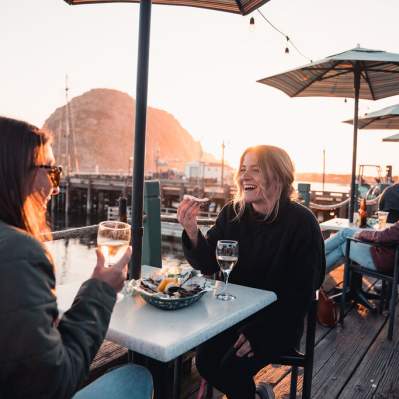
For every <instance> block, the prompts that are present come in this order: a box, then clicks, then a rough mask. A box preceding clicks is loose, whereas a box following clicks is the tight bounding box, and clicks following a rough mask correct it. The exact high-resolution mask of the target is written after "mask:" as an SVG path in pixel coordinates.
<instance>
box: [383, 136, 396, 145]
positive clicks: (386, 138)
mask: <svg viewBox="0 0 399 399" xmlns="http://www.w3.org/2000/svg"><path fill="white" fill-rule="evenodd" d="M382 141H390V142H392V143H397V142H399V134H394V135H393V136H389V137H385V138H383V139H382Z"/></svg>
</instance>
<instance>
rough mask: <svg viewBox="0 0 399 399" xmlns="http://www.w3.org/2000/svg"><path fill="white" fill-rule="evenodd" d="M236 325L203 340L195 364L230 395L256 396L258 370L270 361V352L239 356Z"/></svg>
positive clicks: (235, 398)
mask: <svg viewBox="0 0 399 399" xmlns="http://www.w3.org/2000/svg"><path fill="white" fill-rule="evenodd" d="M238 330H239V329H238V327H233V328H231V329H229V330H227V331H225V332H223V333H221V334H219V335H217V336H216V337H214V338H212V339H210V340H209V341H207V342H206V343H204V344H202V345H201V346H200V347H199V348H198V351H197V357H196V365H197V369H198V372H199V373H200V375H201V376H202V377H203V378H205V379H206V380H207V381H208V382H209V383H210V384H211V385H212V386H214V387H215V388H217V389H218V390H219V391H221V392H223V393H224V394H225V395H227V397H228V398H229V399H254V398H255V384H254V380H253V377H254V376H255V374H256V373H257V372H258V371H259V370H260V369H262V368H263V367H265V366H266V365H267V364H269V363H270V358H271V357H270V358H269V361H268V359H267V357H268V356H262V359H260V358H259V357H258V356H256V354H255V356H253V357H247V356H244V357H238V356H237V355H236V350H235V349H234V348H233V345H234V343H235V342H236V341H237V339H238V336H239V331H238Z"/></svg>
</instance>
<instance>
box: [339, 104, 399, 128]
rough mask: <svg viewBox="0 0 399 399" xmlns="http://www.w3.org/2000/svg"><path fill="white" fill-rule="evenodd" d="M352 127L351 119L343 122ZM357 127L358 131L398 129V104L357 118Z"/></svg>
mask: <svg viewBox="0 0 399 399" xmlns="http://www.w3.org/2000/svg"><path fill="white" fill-rule="evenodd" d="M344 123H349V124H352V125H353V119H349V120H347V121H344ZM357 127H358V128H359V129H375V130H378V129H380V130H383V129H399V104H396V105H391V106H390V107H385V108H382V109H380V110H378V111H374V112H369V113H367V114H364V115H363V116H361V117H359V119H358V123H357Z"/></svg>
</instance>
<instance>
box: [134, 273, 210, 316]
mask: <svg viewBox="0 0 399 399" xmlns="http://www.w3.org/2000/svg"><path fill="white" fill-rule="evenodd" d="M205 282H206V280H205V279H204V278H201V277H198V275H197V274H196V272H195V271H188V272H186V273H184V274H174V275H171V274H168V273H162V272H156V273H153V274H152V275H150V276H149V277H145V278H144V277H143V278H141V279H140V280H138V281H137V282H136V286H135V291H136V292H138V293H139V294H140V296H141V297H142V298H143V299H144V300H145V301H146V302H147V303H149V304H150V305H153V306H155V307H157V308H160V309H164V310H176V309H181V308H185V307H186V306H189V305H192V304H193V303H195V302H197V301H198V300H199V299H200V298H201V297H202V296H203V295H204V294H205V293H206V292H207V289H206V287H205V285H206V284H205Z"/></svg>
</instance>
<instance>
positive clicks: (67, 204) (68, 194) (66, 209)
mask: <svg viewBox="0 0 399 399" xmlns="http://www.w3.org/2000/svg"><path fill="white" fill-rule="evenodd" d="M69 190H70V187H69V177H68V176H67V177H66V178H65V213H66V214H68V213H69V206H70V203H69V197H70V192H69Z"/></svg>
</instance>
